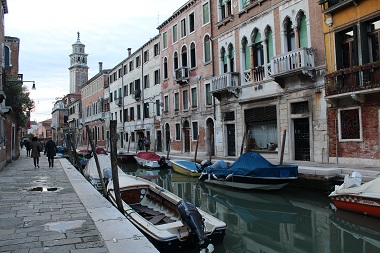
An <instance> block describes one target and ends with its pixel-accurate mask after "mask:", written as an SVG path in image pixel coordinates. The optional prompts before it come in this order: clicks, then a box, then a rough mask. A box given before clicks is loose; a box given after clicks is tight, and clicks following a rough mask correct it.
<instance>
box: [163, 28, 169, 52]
mask: <svg viewBox="0 0 380 253" xmlns="http://www.w3.org/2000/svg"><path fill="white" fill-rule="evenodd" d="M162 46H163V47H164V49H166V48H168V33H167V32H164V34H163V35H162Z"/></svg>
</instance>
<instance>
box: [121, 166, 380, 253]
mask: <svg viewBox="0 0 380 253" xmlns="http://www.w3.org/2000/svg"><path fill="white" fill-rule="evenodd" d="M120 166H121V168H122V169H123V171H125V172H126V173H128V174H133V175H136V176H141V177H144V178H146V179H148V180H151V181H153V182H155V183H156V184H158V185H160V186H161V187H163V188H165V189H167V190H169V191H171V192H173V193H175V194H177V195H178V196H179V197H181V198H183V199H186V200H188V201H190V202H192V203H194V204H195V205H196V206H198V207H200V208H201V209H202V210H204V211H207V212H209V213H210V214H212V215H214V216H215V217H217V218H219V219H221V220H223V221H224V222H226V223H227V225H228V229H227V232H226V237H225V239H224V242H223V244H222V245H218V246H216V247H215V251H214V252H216V253H222V252H223V253H235V252H236V253H248V252H262V253H264V252H307V253H309V252H315V253H320V252H333V253H339V252H341V253H350V252H352V253H354V252H355V253H372V252H380V232H379V231H380V219H377V218H371V217H365V216H363V215H360V214H354V213H349V212H345V211H336V212H335V211H334V210H333V209H332V207H331V205H332V204H331V201H330V199H329V198H328V197H327V193H324V192H318V191H311V190H305V189H296V188H291V187H287V188H284V189H282V190H279V191H275V192H262V191H240V190H233V189H230V188H221V187H217V186H213V185H208V184H205V183H201V182H199V181H198V179H197V178H193V177H187V176H183V175H181V174H177V173H175V172H173V171H172V170H170V169H167V170H148V169H144V168H142V167H140V166H139V165H137V164H120ZM185 252H186V251H185ZM188 252H192V251H188ZM188 252H186V253H188Z"/></svg>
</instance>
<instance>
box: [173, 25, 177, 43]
mask: <svg viewBox="0 0 380 253" xmlns="http://www.w3.org/2000/svg"><path fill="white" fill-rule="evenodd" d="M177 41H178V26H177V24H175V25H174V26H173V44H174V43H176V42H177Z"/></svg>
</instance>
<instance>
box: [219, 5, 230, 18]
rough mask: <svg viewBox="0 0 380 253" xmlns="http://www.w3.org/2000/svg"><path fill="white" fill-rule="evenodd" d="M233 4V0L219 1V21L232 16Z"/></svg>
mask: <svg viewBox="0 0 380 253" xmlns="http://www.w3.org/2000/svg"><path fill="white" fill-rule="evenodd" d="M231 14H232V4H231V0H219V21H221V20H223V19H225V18H227V17H229V16H231Z"/></svg>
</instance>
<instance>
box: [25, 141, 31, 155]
mask: <svg viewBox="0 0 380 253" xmlns="http://www.w3.org/2000/svg"><path fill="white" fill-rule="evenodd" d="M24 146H25V148H26V156H27V157H30V149H31V147H30V141H29V140H25V141H24Z"/></svg>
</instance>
